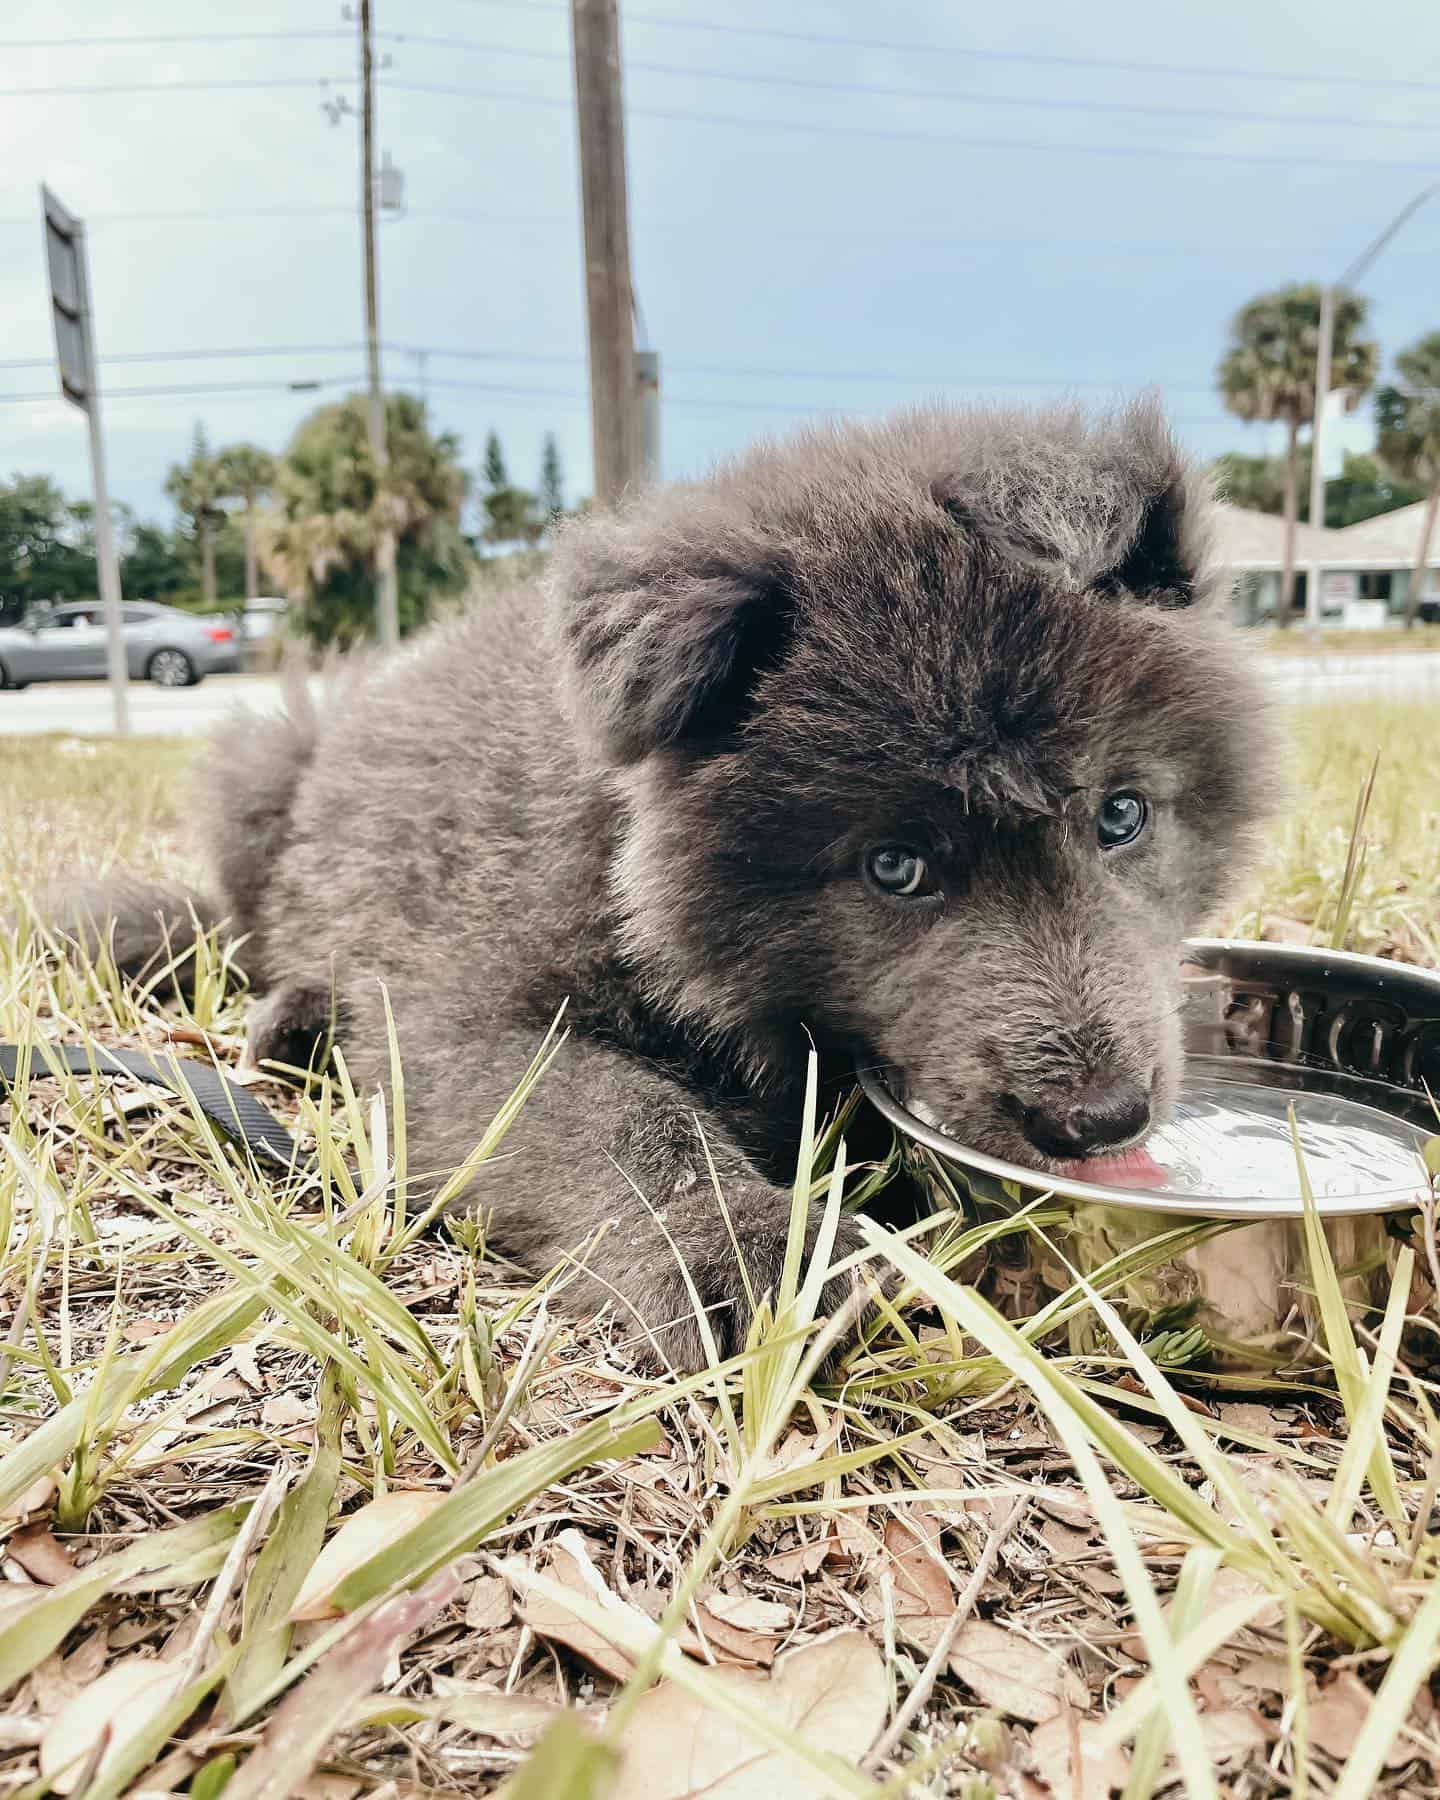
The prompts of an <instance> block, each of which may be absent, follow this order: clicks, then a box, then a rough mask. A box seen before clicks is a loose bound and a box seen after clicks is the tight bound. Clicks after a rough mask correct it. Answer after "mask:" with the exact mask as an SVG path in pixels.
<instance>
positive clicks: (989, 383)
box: [0, 340, 1214, 404]
mask: <svg viewBox="0 0 1440 1800" xmlns="http://www.w3.org/2000/svg"><path fill="white" fill-rule="evenodd" d="M382 348H383V349H384V350H385V351H386V352H387V353H388V354H390V355H393V356H427V357H437V358H441V359H444V360H448V361H453V362H486V363H494V362H505V363H537V364H546V363H548V364H556V365H559V366H562V367H566V368H581V367H583V365H584V361H585V359H584V357H583V356H580V355H578V354H571V353H568V352H563V351H554V350H511V349H504V348H501V349H497V348H493V347H484V348H480V347H472V346H468V345H458V346H457V345H446V344H417V343H402V342H395V341H388V340H387V341H386V342H385V343H384V344H383V346H382ZM363 349H364V345H363V344H354V343H344V344H277V345H273V346H269V345H263V344H259V345H257V344H243V345H225V346H221V347H218V348H204V349H194V350H127V351H121V352H118V353H116V354H114V355H107V356H102V357H101V359H100V360H101V363H102V364H106V365H108V364H111V363H167V362H206V361H221V360H226V359H229V358H231V357H268V356H338V355H353V354H355V353H357V352H358V351H361V350H363ZM53 366H54V359H53V358H52V357H46V356H35V357H23V358H12V359H9V360H5V361H0V369H49V368H52V367H53ZM671 366H672V367H673V368H674V370H675V371H676V372H677V373H679V374H682V375H713V376H716V377H718V378H720V379H724V380H754V381H853V382H864V383H867V384H871V383H880V384H883V385H886V386H890V387H925V388H969V389H980V388H995V389H1014V390H1019V389H1024V388H1033V389H1038V390H1053V389H1057V388H1074V389H1077V390H1078V389H1082V388H1083V389H1086V390H1088V391H1091V392H1096V393H1099V392H1109V391H1112V390H1115V389H1121V388H1124V387H1126V386H1128V385H1130V384H1129V383H1128V382H1126V381H1124V380H1122V379H1120V378H1118V377H1117V378H1115V379H1113V380H1103V379H1101V380H1097V379H1094V378H1091V377H1082V378H1077V379H1071V378H1066V377H1063V376H1061V377H1050V376H1030V375H1017V376H1003V375H993V374H988V375H950V374H945V373H943V372H940V373H937V372H934V371H931V372H927V373H916V374H910V373H906V372H902V371H898V370H893V369H891V370H882V369H809V368H798V369H797V368H784V367H777V366H775V365H771V364H766V365H763V366H747V365H743V364H736V363H691V362H686V361H685V360H684V359H683V358H682V359H681V360H679V361H677V362H674V363H672V365H671ZM327 379H330V380H333V379H334V378H333V377H330V378H327ZM445 379H446V378H443V377H441V378H438V384H439V385H444V384H445ZM1162 385H1164V386H1165V387H1166V388H1167V389H1169V390H1170V391H1171V392H1172V393H1195V394H1199V393H1210V392H1211V391H1212V390H1213V387H1214V383H1213V382H1208V381H1207V382H1176V381H1167V382H1164V383H1163V384H1162ZM121 391H122V390H119V389H114V390H108V389H107V392H116V393H119V392H121ZM151 391H156V390H151ZM537 391H538V390H537ZM737 404H746V403H737Z"/></svg>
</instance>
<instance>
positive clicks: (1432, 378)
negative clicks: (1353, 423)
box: [1375, 331, 1440, 626]
mask: <svg viewBox="0 0 1440 1800" xmlns="http://www.w3.org/2000/svg"><path fill="white" fill-rule="evenodd" d="M1395 367H1396V368H1397V369H1398V370H1399V371H1400V378H1401V380H1402V381H1403V382H1404V383H1405V386H1404V387H1403V388H1401V387H1383V388H1381V390H1380V392H1379V393H1378V394H1377V395H1376V396H1375V414H1376V423H1377V424H1378V425H1379V427H1380V458H1381V461H1382V462H1383V463H1384V464H1385V466H1386V468H1388V469H1390V470H1391V471H1392V472H1393V473H1394V474H1395V475H1396V476H1398V477H1399V478H1400V479H1401V480H1402V481H1413V482H1418V483H1420V484H1421V485H1422V486H1423V488H1424V491H1425V511H1424V512H1423V513H1422V514H1421V520H1420V542H1419V543H1418V545H1417V546H1416V550H1415V567H1414V570H1413V571H1412V573H1411V576H1410V592H1409V594H1408V595H1407V596H1406V598H1405V623H1406V625H1407V626H1411V625H1413V624H1414V623H1415V620H1416V618H1417V617H1418V616H1419V611H1420V600H1421V596H1422V594H1423V593H1424V589H1425V565H1426V564H1427V563H1428V562H1429V560H1430V540H1431V538H1432V536H1433V535H1434V531H1435V513H1436V509H1437V508H1440V331H1432V332H1431V333H1430V334H1429V336H1428V337H1423V338H1421V339H1420V341H1419V342H1418V343H1415V344H1412V345H1411V346H1410V348H1409V349H1408V350H1402V351H1401V352H1400V354H1399V355H1398V356H1397V357H1396V358H1395Z"/></svg>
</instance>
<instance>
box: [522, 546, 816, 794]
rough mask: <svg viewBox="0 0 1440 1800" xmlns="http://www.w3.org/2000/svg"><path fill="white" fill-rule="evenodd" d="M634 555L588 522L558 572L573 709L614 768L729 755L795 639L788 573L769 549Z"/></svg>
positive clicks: (671, 550)
mask: <svg viewBox="0 0 1440 1800" xmlns="http://www.w3.org/2000/svg"><path fill="white" fill-rule="evenodd" d="M587 537H588V538H589V539H590V541H589V542H588V543H587V542H584V541H583V540H584V539H585V538H587ZM629 548H630V547H629V546H628V545H626V544H624V543H623V541H622V542H621V543H619V544H616V543H615V541H614V540H613V539H612V540H611V541H610V542H608V543H607V542H606V534H605V532H604V529H603V527H602V529H601V530H599V531H595V532H593V534H592V533H587V532H586V531H585V529H584V527H581V528H579V529H577V530H576V532H575V533H574V535H573V537H572V540H571V543H570V544H569V545H568V546H567V549H568V552H569V553H568V555H566V556H565V558H564V561H563V563H562V565H561V567H560V568H559V569H558V570H557V577H556V579H557V587H558V600H559V607H560V618H561V628H562V631H563V635H564V640H565V646H566V650H567V653H568V662H569V670H568V676H569V680H568V686H569V689H570V694H571V700H572V704H573V705H574V707H575V709H576V711H577V712H578V713H579V715H580V716H581V718H582V719H583V720H584V722H585V724H586V725H587V726H588V727H589V728H590V729H591V730H592V731H593V732H594V733H595V735H596V736H597V738H598V740H599V742H600V745H601V747H602V749H603V751H604V753H605V755H606V756H607V758H608V759H609V760H611V761H612V762H616V763H632V762H638V761H639V760H640V758H641V757H643V756H646V755H648V754H649V753H650V752H651V751H652V750H662V749H669V748H675V747H679V746H682V745H683V746H685V747H686V748H688V749H690V750H691V751H693V752H694V753H696V754H699V755H704V754H706V753H707V752H713V751H715V750H718V749H722V748H724V747H725V746H726V745H727V744H728V743H729V742H731V741H732V740H733V737H734V734H735V732H736V730H737V729H738V728H739V726H740V725H742V724H743V723H744V721H745V719H746V718H747V717H749V715H750V713H751V712H752V711H753V710H754V706H755V700H756V690H757V688H758V687H759V685H760V683H761V681H762V680H763V678H764V677H765V675H766V674H768V673H769V672H770V671H771V670H773V669H775V668H778V667H779V665H780V664H781V663H782V662H783V661H784V659H785V656H786V654H787V652H788V651H789V648H790V645H791V642H792V641H793V638H794V632H795V609H794V604H793V601H792V599H791V596H790V592H789V589H788V587H787V584H786V581H785V573H784V569H783V567H782V565H781V563H780V561H779V559H778V558H776V557H775V556H774V555H773V554H771V553H769V552H768V551H758V552H757V553H756V554H754V555H753V556H751V557H748V558H747V557H745V556H744V555H743V554H741V555H735V556H726V557H718V556H716V555H715V554H714V553H713V552H710V553H706V552H703V551H698V550H696V549H694V548H693V547H692V548H686V547H676V546H671V547H669V550H668V553H667V554H666V555H664V556H663V557H654V558H648V557H643V556H638V555H633V554H627V553H626V552H627V551H628V550H629Z"/></svg>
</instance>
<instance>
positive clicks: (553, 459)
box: [540, 431, 565, 527]
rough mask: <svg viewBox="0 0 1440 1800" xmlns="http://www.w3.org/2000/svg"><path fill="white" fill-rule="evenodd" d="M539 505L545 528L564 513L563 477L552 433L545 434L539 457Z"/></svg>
mask: <svg viewBox="0 0 1440 1800" xmlns="http://www.w3.org/2000/svg"><path fill="white" fill-rule="evenodd" d="M540 504H541V506H543V507H544V509H545V523H546V526H547V527H551V526H553V525H554V523H555V521H556V520H557V519H558V518H559V517H560V515H561V514H562V513H563V512H564V511H565V475H564V471H563V470H562V468H561V466H560V446H559V445H558V444H557V443H556V442H555V433H554V432H553V431H547V432H546V433H545V447H544V449H543V450H542V452H541V455H540Z"/></svg>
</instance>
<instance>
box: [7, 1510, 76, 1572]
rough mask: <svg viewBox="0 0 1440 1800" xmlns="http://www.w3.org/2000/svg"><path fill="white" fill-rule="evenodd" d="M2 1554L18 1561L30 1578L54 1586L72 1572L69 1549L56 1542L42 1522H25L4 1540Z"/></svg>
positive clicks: (73, 1568) (72, 1566)
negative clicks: (38, 1523) (33, 1523)
mask: <svg viewBox="0 0 1440 1800" xmlns="http://www.w3.org/2000/svg"><path fill="white" fill-rule="evenodd" d="M5 1554H6V1555H7V1556H8V1557H9V1558H10V1560H11V1562H13V1563H18V1564H19V1566H20V1567H21V1568H22V1569H23V1570H24V1571H25V1573H26V1574H27V1575H28V1576H29V1577H30V1579H31V1580H32V1581H39V1582H43V1583H44V1584H45V1586H46V1587H55V1586H57V1585H58V1584H59V1583H60V1582H62V1581H68V1580H69V1579H70V1577H71V1576H72V1575H73V1574H74V1573H75V1564H74V1562H73V1561H72V1560H71V1557H70V1552H69V1551H68V1550H66V1549H64V1548H63V1547H62V1546H61V1545H60V1544H58V1543H57V1542H56V1540H55V1538H54V1537H53V1536H52V1535H51V1532H50V1529H49V1527H48V1526H46V1525H27V1526H26V1527H25V1529H24V1530H23V1531H17V1532H15V1533H14V1534H13V1536H11V1537H9V1538H8V1539H7V1540H6V1543H5Z"/></svg>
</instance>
